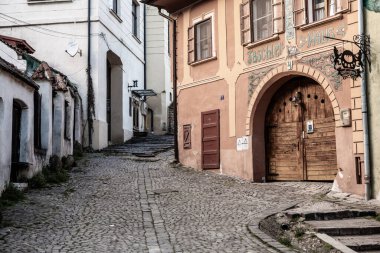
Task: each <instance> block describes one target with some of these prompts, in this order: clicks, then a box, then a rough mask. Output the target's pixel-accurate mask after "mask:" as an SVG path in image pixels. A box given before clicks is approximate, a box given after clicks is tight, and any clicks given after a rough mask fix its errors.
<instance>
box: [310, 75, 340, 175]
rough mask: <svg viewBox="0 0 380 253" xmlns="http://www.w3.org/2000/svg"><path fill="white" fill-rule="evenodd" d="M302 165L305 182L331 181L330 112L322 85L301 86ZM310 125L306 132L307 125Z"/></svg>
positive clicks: (333, 163) (332, 123) (333, 171)
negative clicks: (309, 131)
mask: <svg viewBox="0 0 380 253" xmlns="http://www.w3.org/2000/svg"><path fill="white" fill-rule="evenodd" d="M303 94H304V96H305V97H304V99H303V103H304V106H305V113H304V129H305V134H304V139H303V141H304V163H305V168H306V170H305V175H304V177H305V179H306V180H319V181H321V180H334V178H335V175H336V173H337V160H336V141H335V118H334V111H333V108H332V105H331V102H330V100H329V97H328V96H327V94H326V92H325V91H324V89H323V88H322V86H320V85H318V84H317V83H314V82H312V83H310V82H309V83H308V84H307V85H305V86H304V87H303ZM308 121H312V122H313V126H314V129H313V132H312V133H308V131H307V122H308Z"/></svg>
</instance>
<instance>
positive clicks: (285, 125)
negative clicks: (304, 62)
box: [266, 78, 337, 181]
mask: <svg viewBox="0 0 380 253" xmlns="http://www.w3.org/2000/svg"><path fill="white" fill-rule="evenodd" d="M297 92H299V94H300V103H298V104H295V103H292V102H291V100H292V97H293V96H295V95H296V94H297ZM308 122H309V123H311V125H312V126H313V129H312V131H310V130H309V131H307V125H308ZM335 143H336V142H335V121H334V113H333V109H332V105H331V102H330V100H329V98H328V96H327V94H326V93H325V91H324V89H323V88H322V87H321V86H320V85H319V84H317V83H316V82H314V81H313V80H311V79H308V78H296V79H293V80H291V81H289V82H288V83H286V84H285V85H284V86H283V87H282V88H281V89H280V90H279V91H278V92H277V93H276V94H275V95H274V96H273V98H272V101H271V104H270V106H269V107H268V111H267V114H266V162H267V176H268V179H269V180H318V181H321V180H333V179H334V178H335V175H336V172H337V161H336V144H335Z"/></svg>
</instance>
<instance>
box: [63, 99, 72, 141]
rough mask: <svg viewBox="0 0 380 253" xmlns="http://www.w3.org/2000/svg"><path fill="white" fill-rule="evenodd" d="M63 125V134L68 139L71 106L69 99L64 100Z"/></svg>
mask: <svg viewBox="0 0 380 253" xmlns="http://www.w3.org/2000/svg"><path fill="white" fill-rule="evenodd" d="M64 113H65V115H64V117H65V119H64V120H65V125H64V134H65V139H67V140H70V139H71V131H70V129H71V125H70V123H71V107H70V103H69V101H65V111H64Z"/></svg>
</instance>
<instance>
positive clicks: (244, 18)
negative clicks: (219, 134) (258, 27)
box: [240, 1, 251, 45]
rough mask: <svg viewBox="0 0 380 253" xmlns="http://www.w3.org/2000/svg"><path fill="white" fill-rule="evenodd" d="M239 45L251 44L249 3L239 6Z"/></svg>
mask: <svg viewBox="0 0 380 253" xmlns="http://www.w3.org/2000/svg"><path fill="white" fill-rule="evenodd" d="M240 30H241V44H242V45H245V44H248V43H250V42H251V1H248V2H245V3H242V4H241V5H240Z"/></svg>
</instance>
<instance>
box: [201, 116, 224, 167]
mask: <svg viewBox="0 0 380 253" xmlns="http://www.w3.org/2000/svg"><path fill="white" fill-rule="evenodd" d="M219 160H220V150H219V110H213V111H208V112H202V168H203V169H219Z"/></svg>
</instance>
